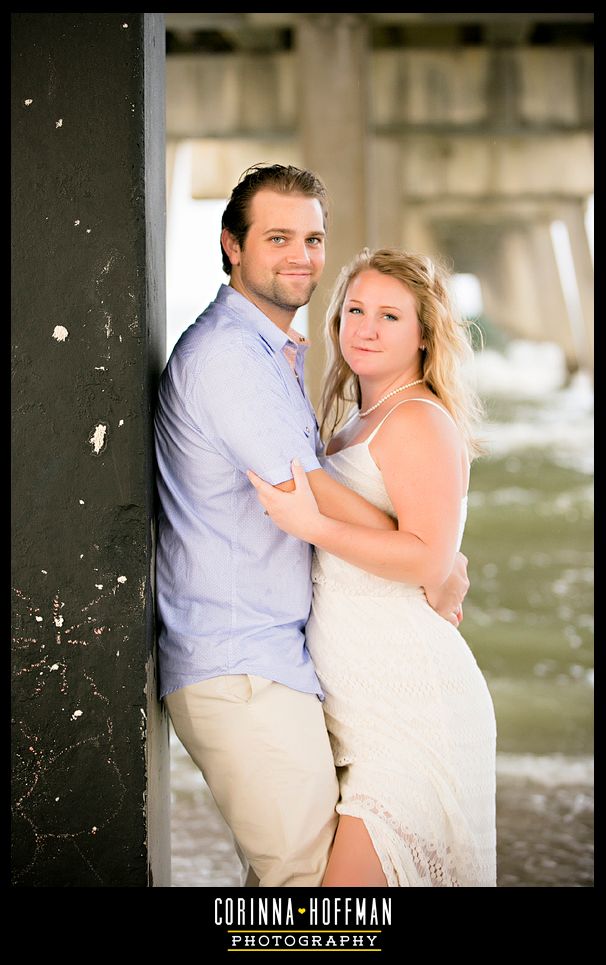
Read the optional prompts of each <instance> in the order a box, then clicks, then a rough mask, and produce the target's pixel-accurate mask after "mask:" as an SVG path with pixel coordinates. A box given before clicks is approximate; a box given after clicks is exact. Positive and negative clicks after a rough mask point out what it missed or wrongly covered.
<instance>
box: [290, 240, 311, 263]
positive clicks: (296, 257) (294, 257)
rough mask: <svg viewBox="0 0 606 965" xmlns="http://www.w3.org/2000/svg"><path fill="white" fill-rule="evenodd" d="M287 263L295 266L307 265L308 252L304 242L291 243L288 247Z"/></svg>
mask: <svg viewBox="0 0 606 965" xmlns="http://www.w3.org/2000/svg"><path fill="white" fill-rule="evenodd" d="M287 258H288V261H289V262H291V263H293V264H297V265H303V264H305V265H307V264H309V260H310V257H309V250H308V248H307V245H306V244H305V242H304V241H293V242H292V243H291V244H290V245H289V249H288V254H287Z"/></svg>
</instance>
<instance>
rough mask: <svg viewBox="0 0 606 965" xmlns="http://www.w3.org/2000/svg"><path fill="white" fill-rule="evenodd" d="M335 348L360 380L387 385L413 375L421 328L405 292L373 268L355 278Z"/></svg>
mask: <svg viewBox="0 0 606 965" xmlns="http://www.w3.org/2000/svg"><path fill="white" fill-rule="evenodd" d="M339 342H340V346H341V352H342V353H343V357H344V359H345V361H346V362H347V364H348V365H349V367H350V369H351V370H352V372H355V373H356V375H358V376H359V377H360V378H368V379H372V380H374V381H381V382H382V381H385V382H386V383H387V382H390V381H391V380H393V379H397V378H400V377H401V376H404V377H407V376H409V377H411V378H412V377H414V375H418V373H419V371H420V357H421V350H420V346H421V342H422V340H421V326H420V323H419V319H418V316H417V309H416V304H415V299H414V296H413V294H412V292H411V291H410V289H409V288H407V287H406V285H404V284H403V283H402V282H401V281H398V279H397V278H394V277H393V276H391V275H384V274H383V273H382V272H380V271H377V270H376V269H374V268H371V269H367V270H366V271H363V272H361V273H360V274H359V275H356V277H355V278H354V279H353V280H352V281H351V282H350V284H349V286H348V288H347V292H346V294H345V301H344V303H343V308H342V310H341V325H340V329H339ZM411 373H412V374H411Z"/></svg>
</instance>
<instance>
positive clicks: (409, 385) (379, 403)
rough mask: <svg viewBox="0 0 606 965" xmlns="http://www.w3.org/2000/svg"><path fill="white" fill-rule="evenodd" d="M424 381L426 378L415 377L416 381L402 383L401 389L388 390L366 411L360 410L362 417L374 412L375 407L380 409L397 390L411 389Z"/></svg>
mask: <svg viewBox="0 0 606 965" xmlns="http://www.w3.org/2000/svg"><path fill="white" fill-rule="evenodd" d="M424 381H425V379H415V381H414V382H407V383H406V385H401V386H400V388H399V389H392V391H391V392H388V393H387V395H384V396H383V398H382V399H379V401H378V402H375V404H374V405H371V407H370V409H367V410H366V412H360V413H359V415H360V418H363V417H364V416H365V415H370V413H371V412H374V411H375V409H378V408H379V406H380V405H383V403H384V402H387V400H388V399H391V397H392V395H395V394H396V392H403V391H404V389H410V388H411V386H413V385H419V384H420V383H421V382H424Z"/></svg>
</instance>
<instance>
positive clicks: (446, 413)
mask: <svg viewBox="0 0 606 965" xmlns="http://www.w3.org/2000/svg"><path fill="white" fill-rule="evenodd" d="M406 402H427V404H428V405H433V406H435V407H436V409H439V410H440V412H443V413H444V415H445V416H448V418H449V419H450V421H451V422H452V424H453V426H454V427H455V428H456V425H457V424H456V422H455V421H454V419H453V417H452V416H451V414H450V412H447V411H446V409H445V408H444V406H441V405H438V403H437V402H434V401H433V399H402V401H401V402H398V403H397V405H394V407H393V409H390V410H389V412H388V413H387V415H386V416H384V417H383V418H382V419H381V421H380V422H379V425H378V426H377V427H376V429H373V431H372V432H371V433H370V435H369V437H368V439H366V445H370V443H371V442H372V440H373V439H374V437H375V436H376V434H377V432H378V431H379V429H380V428H381V426H382V425H383V423H384V422H385V420H386V419H389V417H390V415H391V413H392V412H395V411H396V409H397V408H399V407H400V406H401V405H405V404H406Z"/></svg>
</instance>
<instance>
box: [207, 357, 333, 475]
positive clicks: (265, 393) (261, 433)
mask: <svg viewBox="0 0 606 965" xmlns="http://www.w3.org/2000/svg"><path fill="white" fill-rule="evenodd" d="M293 379H294V376H293ZM297 391H298V389H297ZM190 402H191V408H192V413H191V414H192V417H193V419H194V421H195V423H196V424H197V426H198V428H199V429H200V431H201V432H202V434H203V435H204V436H205V437H206V439H207V440H208V441H209V442H211V443H212V444H213V445H214V446H215V447H216V448H217V450H218V451H219V452H220V453H221V454H222V455H223V456H224V457H225V458H226V459H227V460H228V461H229V462H230V463H231V464H232V465H233V466H235V467H236V468H237V469H239V470H240V471H241V472H246V470H247V469H252V470H253V472H256V473H257V475H258V476H261V478H262V479H265V480H266V482H268V483H270V484H271V485H273V486H275V485H277V484H278V483H281V482H284V481H285V480H287V479H292V469H291V462H292V460H293V459H294V458H295V457H296V458H297V459H298V460H299V462H300V463H301V465H302V466H303V469H304V470H305V472H311V471H312V470H314V469H320V468H321V466H320V462H319V460H318V457H317V455H316V452H315V448H314V417H313V415H312V414H311V412H310V411H309V409H308V407H307V404H306V402H305V400H304V398H303V395H301V404H300V405H297V403H295V402H294V401H293V399H292V397H291V396H290V395H289V392H288V390H287V387H286V385H285V383H284V378H283V375H282V373H281V371H280V369H279V367H278V364H277V360H276V359H275V358H274V357H273V356H272V355H271V354H270V352H269V350H266V349H265V348H264V347H263V346H262V345H261V346H259V347H257V346H252V345H250V346H249V345H242V344H234V345H233V346H232V347H231V348H230V350H229V351H226V352H221V353H219V354H217V355H215V356H213V358H212V359H210V360H206V361H205V362H204V364H203V365H202V366H201V368H200V371H199V374H198V375H197V377H196V379H195V383H194V387H193V390H192V394H191V400H190Z"/></svg>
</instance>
